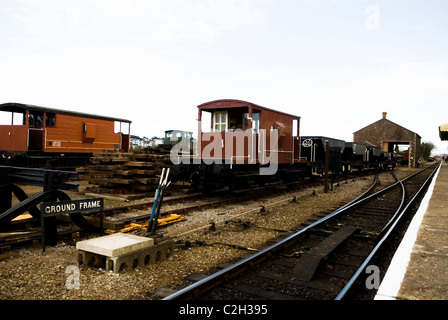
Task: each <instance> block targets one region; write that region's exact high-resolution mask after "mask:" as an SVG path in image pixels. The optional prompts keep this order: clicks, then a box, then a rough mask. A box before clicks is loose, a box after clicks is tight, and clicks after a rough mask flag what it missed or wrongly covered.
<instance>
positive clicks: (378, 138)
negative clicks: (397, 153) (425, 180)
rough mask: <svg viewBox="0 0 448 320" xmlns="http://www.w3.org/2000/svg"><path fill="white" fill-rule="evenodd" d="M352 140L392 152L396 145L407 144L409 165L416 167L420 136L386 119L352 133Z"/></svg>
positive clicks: (384, 115) (385, 117)
mask: <svg viewBox="0 0 448 320" xmlns="http://www.w3.org/2000/svg"><path fill="white" fill-rule="evenodd" d="M353 142H354V143H359V144H364V145H368V146H376V147H379V148H381V150H382V151H384V152H394V148H395V146H396V145H403V144H404V145H409V167H411V168H417V167H418V160H419V158H420V144H421V137H420V136H419V135H418V134H417V133H415V132H413V131H411V130H408V129H406V128H404V127H402V126H400V125H398V124H396V123H394V122H392V121H390V120H388V119H387V112H383V118H382V119H381V120H378V121H376V122H374V123H372V124H371V125H368V126H367V127H364V128H362V129H360V130H358V131H356V132H355V133H353Z"/></svg>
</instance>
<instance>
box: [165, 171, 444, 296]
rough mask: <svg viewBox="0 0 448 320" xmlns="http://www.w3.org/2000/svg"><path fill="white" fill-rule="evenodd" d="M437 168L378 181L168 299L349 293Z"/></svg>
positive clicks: (340, 294)
mask: <svg viewBox="0 0 448 320" xmlns="http://www.w3.org/2000/svg"><path fill="white" fill-rule="evenodd" d="M437 169H438V167H436V166H431V167H428V168H425V169H423V170H421V171H419V172H417V173H415V174H413V175H411V176H409V177H407V178H404V179H401V180H399V179H398V178H397V181H396V182H395V183H393V184H392V185H390V186H388V187H385V188H383V189H381V190H379V191H375V188H376V187H377V182H376V181H375V182H374V183H373V185H372V186H371V188H370V189H369V190H368V191H367V192H366V193H364V194H363V195H361V196H360V197H358V198H357V199H355V200H353V201H352V202H350V203H349V204H346V205H344V206H343V207H341V208H339V209H337V210H335V211H333V212H332V213H330V214H329V215H327V216H325V217H324V218H322V219H320V220H318V221H316V222H314V223H312V224H310V225H308V226H306V227H304V228H303V229H301V230H300V231H298V232H296V233H294V234H292V235H290V236H288V237H286V238H284V239H283V240H280V241H278V242H276V243H274V244H272V245H270V246H268V247H266V248H264V249H261V250H260V251H258V252H257V253H255V254H252V255H251V256H249V257H247V258H245V259H243V260H241V261H239V262H237V263H235V264H232V265H231V266H229V267H225V268H223V269H222V270H220V271H218V272H216V273H214V274H212V275H209V276H205V277H204V278H203V279H201V280H199V281H197V282H196V283H194V284H192V285H190V286H188V287H186V288H183V289H181V290H179V291H177V292H176V293H174V294H171V295H169V296H168V297H166V298H164V300H189V299H192V300H196V299H201V300H259V299H268V300H302V299H315V300H333V299H337V300H340V299H344V298H345V297H347V296H348V295H349V293H350V292H351V290H352V289H353V288H354V287H356V286H357V285H358V284H359V283H361V286H366V285H367V282H366V273H365V270H366V268H367V267H369V266H373V267H375V266H374V265H372V261H374V260H373V259H374V257H376V256H377V255H378V254H379V253H381V251H382V250H387V245H388V239H389V238H390V236H391V235H393V234H394V232H396V229H397V226H398V225H400V224H402V223H404V222H403V220H405V219H409V218H410V217H409V216H410V215H408V214H407V213H408V212H409V211H410V209H411V208H412V207H413V206H414V205H415V204H416V203H417V200H418V198H419V197H420V196H421V195H422V193H423V191H424V190H425V188H426V187H427V185H428V184H429V182H430V180H431V179H432V177H433V175H434V174H435V172H436V171H437ZM367 276H368V275H367ZM355 284H356V285H355ZM374 286H375V285H374Z"/></svg>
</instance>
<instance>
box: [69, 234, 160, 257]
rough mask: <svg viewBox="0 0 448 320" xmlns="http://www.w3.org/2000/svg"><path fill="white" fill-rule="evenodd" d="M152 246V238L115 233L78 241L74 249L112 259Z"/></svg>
mask: <svg viewBox="0 0 448 320" xmlns="http://www.w3.org/2000/svg"><path fill="white" fill-rule="evenodd" d="M153 245H154V239H152V238H145V237H139V236H135V235H132V234H125V233H116V234H111V235H108V236H104V237H99V238H95V239H89V240H84V241H79V242H77V243H76V249H78V250H82V251H85V252H90V253H95V254H99V255H103V256H106V257H111V258H113V257H118V256H121V255H123V254H126V253H130V252H133V251H137V250H141V249H144V248H148V247H151V246H153Z"/></svg>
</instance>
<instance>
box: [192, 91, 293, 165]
mask: <svg viewBox="0 0 448 320" xmlns="http://www.w3.org/2000/svg"><path fill="white" fill-rule="evenodd" d="M204 111H206V112H207V113H209V114H210V116H211V128H210V130H209V131H207V129H206V128H202V127H201V120H202V117H203V112H204ZM198 119H199V126H198V132H199V135H198V136H199V148H200V152H201V156H202V157H203V158H204V157H207V152H206V151H207V150H208V149H213V150H212V156H214V157H216V154H215V153H218V155H219V156H218V158H219V157H222V158H223V159H227V160H230V162H231V163H235V162H236V161H238V160H240V161H243V162H244V163H248V162H251V161H252V162H256V163H259V162H260V161H262V159H260V156H261V155H260V154H259V152H260V150H263V149H264V151H265V152H264V153H265V154H267V155H272V154H274V153H276V155H277V157H276V158H277V162H278V163H279V164H293V163H298V162H301V160H300V138H299V136H300V135H299V122H300V117H299V116H294V115H291V114H287V113H284V112H280V111H277V110H272V109H269V108H266V107H262V106H259V105H256V104H254V103H249V102H247V101H242V100H233V99H224V100H215V101H210V102H207V103H204V104H201V105H199V106H198ZM204 129H205V130H204ZM249 129H251V130H249ZM272 130H276V132H277V135H278V137H277V139H278V141H277V142H276V143H275V146H273V145H272V146H271V144H270V138H271V137H270V136H271V132H272ZM261 131H264V132H265V133H264V135H261ZM217 133H220V137H219V139H218V140H221V141H222V143H221V144H220V143H219V142H218V143H216V141H215V140H216V139H217V136H216V135H217ZM248 135H249V136H250V137H255V139H254V144H255V146H254V149H253V150H249V146H248V145H247V144H246V145H244V147H243V150H240V152H237V150H236V146H235V144H236V143H231V145H227V143H229V142H232V140H233V139H235V140H240V141H243V140H241V137H243V136H248ZM211 136H214V137H211ZM229 136H230V138H229ZM250 137H249V139H250ZM261 138H263V139H261ZM235 142H236V141H235ZM246 142H247V141H246ZM211 144H214V147H213V148H212V147H211ZM261 144H263V145H261ZM220 146H221V148H220Z"/></svg>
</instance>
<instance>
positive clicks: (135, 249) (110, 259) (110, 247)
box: [76, 234, 175, 273]
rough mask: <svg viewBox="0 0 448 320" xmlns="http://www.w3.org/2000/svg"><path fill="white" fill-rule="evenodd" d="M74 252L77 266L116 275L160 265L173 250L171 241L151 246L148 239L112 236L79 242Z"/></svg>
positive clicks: (132, 236) (133, 236) (151, 242)
mask: <svg viewBox="0 0 448 320" xmlns="http://www.w3.org/2000/svg"><path fill="white" fill-rule="evenodd" d="M112 236H114V237H112ZM148 240H149V241H148ZM78 244H79V245H78ZM76 248H77V249H78V250H77V251H78V252H77V262H78V265H82V264H84V265H87V266H90V267H97V268H104V269H105V270H106V271H113V272H114V273H119V272H121V271H123V270H127V271H131V270H132V269H134V268H136V267H137V266H138V267H144V266H146V265H148V264H154V263H157V262H159V261H163V260H165V259H167V258H168V257H170V256H172V255H173V254H174V248H175V246H174V241H173V240H168V241H164V242H162V243H159V244H157V245H154V239H151V238H145V237H139V236H135V235H129V234H113V235H111V236H105V237H101V238H96V239H90V240H85V241H80V242H78V243H77V245H76Z"/></svg>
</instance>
